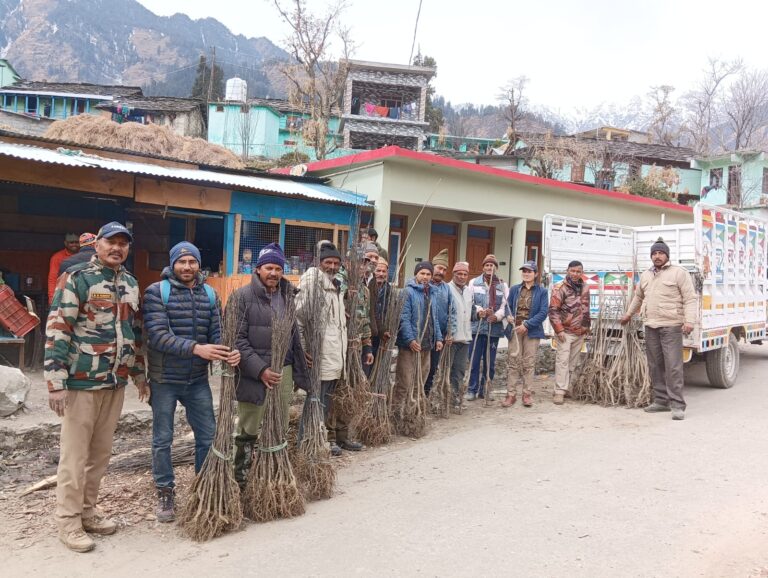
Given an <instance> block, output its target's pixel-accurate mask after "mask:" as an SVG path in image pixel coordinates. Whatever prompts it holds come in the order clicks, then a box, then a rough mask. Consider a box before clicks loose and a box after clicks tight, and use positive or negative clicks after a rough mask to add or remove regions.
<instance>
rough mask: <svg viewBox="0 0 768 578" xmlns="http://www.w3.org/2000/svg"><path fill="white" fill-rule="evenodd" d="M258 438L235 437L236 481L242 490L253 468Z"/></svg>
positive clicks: (245, 435) (243, 435)
mask: <svg viewBox="0 0 768 578" xmlns="http://www.w3.org/2000/svg"><path fill="white" fill-rule="evenodd" d="M256 440H257V436H252V435H248V434H240V435H237V436H235V464H234V466H235V480H236V481H237V483H238V485H239V486H240V487H241V488H242V487H243V486H245V480H246V478H247V476H248V469H249V468H250V467H251V458H252V456H253V448H254V446H255V445H256Z"/></svg>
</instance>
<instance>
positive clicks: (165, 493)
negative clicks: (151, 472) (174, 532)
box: [155, 488, 176, 523]
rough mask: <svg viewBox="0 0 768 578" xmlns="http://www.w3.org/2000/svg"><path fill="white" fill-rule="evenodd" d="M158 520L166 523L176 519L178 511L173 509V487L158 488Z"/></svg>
mask: <svg viewBox="0 0 768 578" xmlns="http://www.w3.org/2000/svg"><path fill="white" fill-rule="evenodd" d="M155 514H156V515H157V521H158V522H162V523H166V522H173V521H174V520H175V519H176V512H174V510H173V488H158V489H157V511H156V512H155Z"/></svg>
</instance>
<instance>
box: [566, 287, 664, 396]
mask: <svg viewBox="0 0 768 578" xmlns="http://www.w3.org/2000/svg"><path fill="white" fill-rule="evenodd" d="M627 293H628V290H627V288H626V287H625V288H623V289H620V290H618V292H612V293H610V294H608V293H606V292H605V291H603V290H601V291H600V294H599V295H600V309H599V311H598V314H597V317H596V318H595V319H593V320H592V329H591V335H590V341H589V347H588V354H587V358H586V361H585V362H584V364H583V365H582V369H581V373H580V374H579V376H578V378H577V379H576V381H575V383H574V386H573V396H574V398H576V399H581V400H584V401H587V402H590V403H596V404H600V405H604V406H626V407H630V408H637V407H643V406H645V405H647V404H648V403H649V402H650V398H651V380H650V374H649V371H648V363H647V360H646V357H645V350H644V347H643V343H642V341H641V339H640V335H639V331H640V327H639V324H638V322H637V321H634V320H633V321H631V322H630V323H629V324H627V325H625V326H624V327H623V329H622V328H620V327H619V325H618V322H617V320H618V317H619V316H620V314H621V312H623V311H625V310H626V308H627V303H628V299H627Z"/></svg>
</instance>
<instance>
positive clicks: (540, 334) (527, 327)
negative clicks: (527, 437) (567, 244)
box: [501, 261, 548, 407]
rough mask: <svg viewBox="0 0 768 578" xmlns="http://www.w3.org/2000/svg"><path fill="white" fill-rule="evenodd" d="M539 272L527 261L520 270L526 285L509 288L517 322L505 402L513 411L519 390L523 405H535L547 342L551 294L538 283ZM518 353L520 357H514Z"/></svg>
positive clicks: (534, 264) (509, 358) (511, 343)
mask: <svg viewBox="0 0 768 578" xmlns="http://www.w3.org/2000/svg"><path fill="white" fill-rule="evenodd" d="M538 270H539V268H538V267H537V266H536V261H527V262H526V263H523V266H522V267H520V271H522V276H523V282H522V283H518V284H517V285H513V286H512V287H510V288H509V299H508V303H509V313H510V315H512V317H513V319H514V321H513V325H514V330H513V332H512V337H511V338H510V344H509V349H508V350H507V351H508V357H507V397H506V399H505V400H504V401H502V402H501V405H502V406H504V407H510V406H512V405H514V404H515V402H516V401H517V390H518V386H519V385H522V393H523V405H524V406H525V407H531V405H532V404H533V399H532V393H533V392H532V387H533V373H534V371H535V369H536V355H537V353H538V351H539V340H540V339H544V320H545V319H546V318H547V309H548V303H547V291H546V289H544V288H543V287H542V286H541V285H539V284H538V283H536V273H537V272H538ZM515 351H517V355H512V353H514V352H515Z"/></svg>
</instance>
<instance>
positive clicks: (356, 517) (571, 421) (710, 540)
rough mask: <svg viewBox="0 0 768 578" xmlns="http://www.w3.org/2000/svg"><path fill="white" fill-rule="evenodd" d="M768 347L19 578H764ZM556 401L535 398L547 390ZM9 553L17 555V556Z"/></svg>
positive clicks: (414, 447)
mask: <svg viewBox="0 0 768 578" xmlns="http://www.w3.org/2000/svg"><path fill="white" fill-rule="evenodd" d="M767 359H768V346H763V347H756V346H748V347H745V348H743V357H742V361H743V366H742V372H741V376H740V379H739V382H738V384H737V385H736V386H735V387H734V388H733V389H730V390H715V389H711V388H709V387H706V386H705V385H703V384H704V383H705V380H704V378H703V371H702V370H703V368H702V367H700V366H698V367H692V368H690V371H689V372H688V384H689V386H688V389H687V396H688V402H689V411H688V413H687V416H686V420H685V421H684V422H673V421H672V420H671V419H670V418H669V414H657V415H648V414H644V413H642V412H640V411H630V410H624V409H603V408H599V407H592V406H583V405H580V404H566V405H565V406H562V407H555V406H553V405H551V403H549V402H548V401H544V400H543V399H540V401H539V403H538V404H537V406H536V407H535V408H533V410H525V411H524V410H523V409H522V408H519V407H517V408H513V409H512V410H503V409H500V408H491V409H482V408H481V407H473V408H472V410H471V411H470V412H468V413H467V414H465V415H464V416H462V417H460V418H453V419H450V420H448V421H444V422H441V423H439V424H438V425H437V426H435V427H434V428H433V430H432V432H431V433H430V434H429V436H428V437H426V438H425V439H422V440H420V441H418V442H411V441H408V440H404V441H401V442H400V443H397V444H394V445H392V446H389V447H387V448H383V449H380V450H375V451H369V452H366V453H365V454H364V455H362V456H360V457H359V458H358V459H356V460H355V461H354V462H353V463H352V465H350V466H349V467H347V468H344V469H342V470H341V471H340V474H339V495H337V496H336V497H334V498H333V499H332V500H329V501H326V502H321V503H315V504H312V505H310V506H309V508H308V511H307V514H306V515H305V516H303V517H301V518H298V519H295V520H288V521H281V522H277V523H271V524H266V525H261V526H256V525H249V526H248V527H247V528H246V529H245V530H244V531H242V532H239V533H236V534H233V535H229V536H226V537H224V538H221V539H219V540H216V541H214V542H213V543H210V544H205V545H196V544H191V543H189V542H186V541H184V540H182V539H180V538H178V537H177V536H176V535H175V534H174V531H173V530H169V529H167V528H156V529H154V530H151V531H149V532H147V531H146V530H142V531H139V530H129V531H124V532H122V533H121V535H119V536H114V537H112V538H107V539H100V540H99V542H98V549H97V551H96V552H94V553H92V554H88V555H77V554H71V553H69V552H66V551H64V550H63V548H62V547H61V546H59V545H58V544H57V543H56V541H55V539H54V538H53V537H52V538H51V539H49V540H46V541H44V542H43V543H40V544H37V545H36V546H35V547H34V548H30V549H28V550H24V551H21V552H12V553H11V554H10V557H9V558H8V557H6V556H5V555H4V556H3V558H5V560H6V561H5V562H4V569H5V570H6V571H9V572H10V573H9V574H7V575H9V576H15V575H21V573H24V574H26V575H40V576H44V575H45V576H48V575H51V574H56V575H72V576H75V575H81V576H86V575H87V576H93V575H98V574H101V575H107V574H109V575H118V576H124V575H133V576H143V577H145V576H164V577H169V576H198V575H209V576H244V575H263V576H275V575H281V576H299V575H312V576H356V575H362V576H370V575H375V576H383V575H399V576H418V575H423V576H468V575H475V576H478V575H480V576H502V575H503V576H526V577H528V576H569V577H571V576H585V577H602V576H606V577H609V576H610V577H615V576H727V577H736V576H760V575H763V576H765V575H768V570H766V573H765V574H762V573H761V570H760V569H761V568H762V569H768V491H767V490H766V480H768V420H766V415H768V396H767V395H766V391H767V387H768V386H766V383H765V382H766V379H765V373H766V369H767V368H768V365H767V364H766V360H767ZM541 397H543V396H540V398H541ZM4 554H5V553H4Z"/></svg>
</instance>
